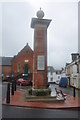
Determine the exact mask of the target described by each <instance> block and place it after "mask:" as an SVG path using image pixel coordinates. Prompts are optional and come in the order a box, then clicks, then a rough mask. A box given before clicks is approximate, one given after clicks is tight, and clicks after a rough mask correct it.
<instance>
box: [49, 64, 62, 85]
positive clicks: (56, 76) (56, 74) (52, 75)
mask: <svg viewBox="0 0 80 120" xmlns="http://www.w3.org/2000/svg"><path fill="white" fill-rule="evenodd" d="M47 78H48V82H49V83H54V82H55V83H58V84H59V81H60V79H61V70H55V69H54V68H53V67H52V66H48V67H47Z"/></svg>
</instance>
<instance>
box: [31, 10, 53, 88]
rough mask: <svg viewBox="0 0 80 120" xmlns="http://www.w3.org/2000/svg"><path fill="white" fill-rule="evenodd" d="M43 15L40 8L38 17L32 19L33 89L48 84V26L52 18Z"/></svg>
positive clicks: (44, 86)
mask: <svg viewBox="0 0 80 120" xmlns="http://www.w3.org/2000/svg"><path fill="white" fill-rule="evenodd" d="M43 17H44V12H43V11H42V10H41V8H40V10H39V11H38V12H37V18H32V20H31V28H34V55H33V89H40V88H42V89H45V88H46V86H47V28H48V26H49V24H50V22H51V20H49V19H43Z"/></svg>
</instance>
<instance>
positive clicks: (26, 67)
mask: <svg viewBox="0 0 80 120" xmlns="http://www.w3.org/2000/svg"><path fill="white" fill-rule="evenodd" d="M24 73H26V74H28V64H25V65H24Z"/></svg>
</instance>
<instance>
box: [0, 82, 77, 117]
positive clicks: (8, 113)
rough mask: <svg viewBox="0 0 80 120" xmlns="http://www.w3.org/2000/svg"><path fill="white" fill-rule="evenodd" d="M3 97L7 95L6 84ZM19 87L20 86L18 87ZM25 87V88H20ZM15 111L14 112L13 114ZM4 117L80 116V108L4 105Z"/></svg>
mask: <svg viewBox="0 0 80 120" xmlns="http://www.w3.org/2000/svg"><path fill="white" fill-rule="evenodd" d="M2 88H3V90H2V91H3V96H2V97H3V99H4V98H5V96H6V84H5V85H3V87H2ZM18 89H19V87H18ZM20 89H23V88H20ZM13 113H14V114H13ZM2 116H3V118H7V117H8V118H78V117H79V110H77V109H76V110H73V109H67V110H66V109H45V108H44V109H42V108H41V109H39V108H36V109H34V108H27V107H17V106H5V105H3V107H2Z"/></svg>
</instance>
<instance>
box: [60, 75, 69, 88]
mask: <svg viewBox="0 0 80 120" xmlns="http://www.w3.org/2000/svg"><path fill="white" fill-rule="evenodd" d="M67 85H68V80H67V78H66V77H62V78H61V79H60V83H59V86H60V87H67Z"/></svg>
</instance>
